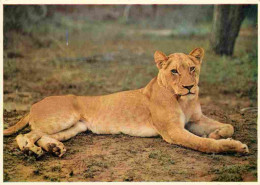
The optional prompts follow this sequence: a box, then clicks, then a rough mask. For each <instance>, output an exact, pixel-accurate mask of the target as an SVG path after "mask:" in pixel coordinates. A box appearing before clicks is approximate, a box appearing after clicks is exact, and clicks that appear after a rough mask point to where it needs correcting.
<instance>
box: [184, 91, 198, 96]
mask: <svg viewBox="0 0 260 185" xmlns="http://www.w3.org/2000/svg"><path fill="white" fill-rule="evenodd" d="M189 94H195V93H192V92H188V93H187V94H184V95H181V96H187V95H189Z"/></svg>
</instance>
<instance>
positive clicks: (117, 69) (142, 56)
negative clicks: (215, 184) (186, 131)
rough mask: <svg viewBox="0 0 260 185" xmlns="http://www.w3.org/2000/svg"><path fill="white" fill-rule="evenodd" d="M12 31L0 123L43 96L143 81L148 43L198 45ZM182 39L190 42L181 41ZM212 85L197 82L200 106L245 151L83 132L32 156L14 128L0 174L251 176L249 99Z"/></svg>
mask: <svg viewBox="0 0 260 185" xmlns="http://www.w3.org/2000/svg"><path fill="white" fill-rule="evenodd" d="M110 29H111V30H113V29H112V28H110ZM111 30H110V31H111ZM10 34H12V33H10ZM76 34H78V33H76ZM12 37H13V38H14V40H16V43H15V44H16V48H15V49H14V48H12V49H7V50H5V53H4V54H5V58H4V62H5V63H4V77H5V79H4V80H5V81H4V123H5V124H4V127H5V128H7V127H9V126H11V125H13V124H15V123H16V122H17V121H18V120H19V119H20V118H21V117H22V116H23V115H24V114H26V113H27V112H28V111H29V108H30V105H31V104H33V103H34V102H37V101H39V100H40V99H42V98H43V97H46V96H50V95H59V94H69V93H70V94H76V95H83V94H85V95H99V94H109V93H113V92H117V91H122V90H129V89H136V88H140V87H142V86H144V85H145V84H146V83H148V81H149V80H150V79H152V77H154V75H156V70H157V69H156V67H155V66H154V63H153V59H152V56H153V52H154V51H155V50H156V48H160V49H161V50H164V49H165V50H167V51H169V50H170V49H167V48H169V46H170V45H171V44H172V45H174V46H179V50H182V49H183V50H185V52H187V51H188V50H191V49H193V48H194V46H196V45H200V46H202V47H203V46H205V45H206V44H205V43H204V41H201V40H203V39H199V38H195V39H189V38H188V39H186V40H181V39H179V40H178V38H176V39H172V40H174V41H169V39H168V38H167V39H154V40H152V39H150V38H149V37H140V38H138V39H132V40H128V37H125V36H124V37H123V38H121V36H118V35H117V36H116V37H117V39H115V40H109V39H108V40H103V41H102V42H97V41H96V40H91V41H89V42H85V40H87V35H85V37H83V36H82V35H81V34H79V35H78V37H77V36H75V37H74V38H73V40H72V42H71V43H70V45H69V47H70V48H69V47H66V46H65V43H61V42H60V41H58V40H53V38H51V39H50V42H47V41H45V40H40V42H41V43H43V44H42V45H43V46H38V47H35V42H33V41H31V38H30V37H29V36H26V35H23V36H19V35H16V34H14V35H13V36H12ZM83 38H84V39H85V40H84V39H83ZM245 40H246V38H245ZM251 40H252V39H251ZM194 42H196V43H194ZM187 43H193V44H189V45H188V47H186V46H187V45H186V44H187ZM78 45H79V46H80V47H77V46H78ZM75 48H76V49H75ZM171 50H173V49H171ZM167 51H166V52H167ZM168 53H169V52H168ZM75 56H83V58H82V57H81V58H75ZM84 57H87V58H84ZM219 89H220V87H216V86H211V85H210V84H207V83H202V84H201V87H200V90H201V104H202V109H203V112H204V113H205V114H206V115H208V116H209V117H211V118H214V119H216V120H219V121H222V122H225V123H230V124H232V125H233V126H234V128H235V134H234V136H233V138H234V139H237V140H240V141H241V142H243V143H246V144H247V145H248V147H249V150H250V154H249V155H247V156H241V155H238V154H205V153H201V152H198V151H194V150H191V149H187V148H184V147H179V146H177V145H171V144H168V143H166V142H165V141H163V139H162V138H161V137H153V138H138V137H131V136H127V135H96V134H93V133H90V132H86V133H81V134H79V135H77V136H76V137H74V138H72V139H70V140H69V141H66V142H64V144H65V146H66V148H67V153H66V154H65V155H64V156H63V157H62V158H57V157H54V156H52V155H50V154H48V153H46V154H45V155H44V156H43V157H42V158H40V159H35V158H34V157H33V156H26V155H25V154H23V153H22V152H21V151H19V149H18V148H17V146H16V143H15V137H16V135H17V134H15V135H13V136H11V137H4V181H10V182H13V181H15V182H24V181H26V182H27V181H256V180H257V124H256V123H257V121H256V120H257V111H256V108H254V107H256V102H252V101H250V100H249V98H248V97H245V96H241V97H240V96H236V95H234V94H232V93H223V92H222V91H220V90H219ZM248 107H249V108H248ZM28 131H29V128H26V129H24V130H23V131H21V132H20V133H26V132H28Z"/></svg>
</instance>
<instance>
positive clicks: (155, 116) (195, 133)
mask: <svg viewBox="0 0 260 185" xmlns="http://www.w3.org/2000/svg"><path fill="white" fill-rule="evenodd" d="M203 57H204V50H203V48H196V49H194V50H192V51H191V52H190V53H189V54H184V53H174V54H170V55H169V56H166V55H165V54H164V53H163V52H161V51H156V52H155V53H154V60H155V63H156V66H157V68H158V70H159V72H158V75H157V76H156V77H155V78H153V79H152V80H151V81H150V82H149V83H148V84H147V85H146V86H145V87H144V88H141V89H137V90H130V91H123V92H118V93H114V94H110V95H104V96H75V95H65V96H50V97H46V98H44V99H43V100H41V101H39V102H38V103H35V104H33V105H32V106H31V109H30V112H29V114H27V115H26V116H24V117H23V118H22V119H21V120H20V121H19V122H18V123H17V124H16V125H14V126H12V127H10V128H8V129H6V130H4V135H5V136H8V135H11V134H13V133H16V132H17V131H19V130H21V129H22V128H24V127H25V126H27V125H28V124H29V125H30V127H31V131H30V132H29V133H27V134H25V135H23V134H20V135H18V136H17V137H16V141H17V144H18V146H19V148H20V150H21V151H23V152H25V153H27V154H34V155H36V156H37V157H40V156H42V155H43V154H44V150H45V151H47V152H50V153H52V154H54V155H56V156H58V157H61V156H63V155H64V153H65V152H66V148H65V146H64V144H63V143H62V142H61V141H66V140H68V139H70V138H72V137H74V136H75V135H77V134H78V133H81V132H84V131H87V130H90V131H92V132H93V133H96V134H121V133H123V134H128V135H131V136H138V137H152V136H158V135H160V136H161V137H162V138H163V140H165V141H166V142H168V143H171V144H176V145H180V146H184V147H186V148H190V149H193V150H197V151H200V152H205V153H221V152H238V153H241V154H246V153H249V150H248V147H247V145H246V144H243V143H241V142H240V141H237V140H233V139H231V138H230V137H231V136H232V135H233V133H234V128H233V126H232V125H230V124H224V123H220V122H218V121H215V120H213V119H210V118H208V117H206V116H205V115H204V114H203V113H202V110H201V106H200V102H199V87H198V83H199V74H200V69H201V64H202V59H203Z"/></svg>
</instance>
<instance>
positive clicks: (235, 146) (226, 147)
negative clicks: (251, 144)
mask: <svg viewBox="0 0 260 185" xmlns="http://www.w3.org/2000/svg"><path fill="white" fill-rule="evenodd" d="M219 141H220V152H238V153H241V154H248V153H249V150H248V147H247V145H246V144H243V143H241V142H240V141H236V140H233V139H231V138H228V139H222V140H219Z"/></svg>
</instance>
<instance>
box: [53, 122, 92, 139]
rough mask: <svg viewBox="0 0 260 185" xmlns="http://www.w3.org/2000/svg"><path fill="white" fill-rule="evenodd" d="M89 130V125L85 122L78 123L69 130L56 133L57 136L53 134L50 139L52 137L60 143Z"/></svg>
mask: <svg viewBox="0 0 260 185" xmlns="http://www.w3.org/2000/svg"><path fill="white" fill-rule="evenodd" d="M87 129H88V128H87V125H86V123H85V122H82V121H78V122H77V123H76V124H75V125H73V126H72V127H70V128H69V129H67V130H64V131H62V132H59V133H56V134H52V135H50V137H52V138H54V139H56V140H58V141H66V140H68V139H70V138H72V137H74V136H75V135H77V134H78V133H81V132H84V131H86V130H87Z"/></svg>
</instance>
